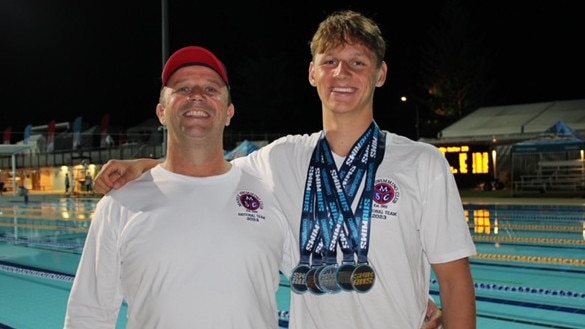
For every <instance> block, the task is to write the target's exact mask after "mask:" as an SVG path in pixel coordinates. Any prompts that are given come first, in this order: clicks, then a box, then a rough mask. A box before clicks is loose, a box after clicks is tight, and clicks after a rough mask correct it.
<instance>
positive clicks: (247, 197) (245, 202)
mask: <svg viewBox="0 0 585 329" xmlns="http://www.w3.org/2000/svg"><path fill="white" fill-rule="evenodd" d="M236 202H237V203H238V206H240V207H244V208H246V209H247V210H249V211H252V212H257V211H258V210H259V209H262V208H263V204H262V200H260V197H258V196H257V195H256V194H254V193H252V192H247V191H242V192H240V193H238V196H237V200H236Z"/></svg>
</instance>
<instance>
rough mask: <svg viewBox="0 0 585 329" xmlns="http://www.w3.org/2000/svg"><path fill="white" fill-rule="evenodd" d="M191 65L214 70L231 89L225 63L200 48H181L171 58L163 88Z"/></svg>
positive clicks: (165, 71) (164, 70)
mask: <svg viewBox="0 0 585 329" xmlns="http://www.w3.org/2000/svg"><path fill="white" fill-rule="evenodd" d="M189 65H203V66H207V67H209V68H211V69H213V70H214V71H215V72H217V74H219V76H220V77H221V78H222V80H223V81H224V82H225V84H226V85H227V86H228V88H229V85H230V83H229V79H228V76H227V71H226V69H225V66H224V65H223V63H222V62H221V61H220V60H219V59H218V58H217V57H216V56H215V55H214V54H213V53H212V52H211V51H209V50H207V49H205V48H203V47H198V46H190V47H184V48H181V49H179V50H177V51H176V52H175V53H173V54H172V55H171V57H169V59H168V60H167V62H166V64H165V67H164V69H163V73H162V84H163V86H166V85H167V82H169V79H170V77H171V75H173V73H175V72H176V71H177V70H178V69H180V68H182V67H184V66H189Z"/></svg>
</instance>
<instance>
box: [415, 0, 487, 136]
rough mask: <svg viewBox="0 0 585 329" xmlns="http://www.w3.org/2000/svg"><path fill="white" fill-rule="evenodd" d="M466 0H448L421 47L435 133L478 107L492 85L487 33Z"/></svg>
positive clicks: (425, 87)
mask: <svg viewBox="0 0 585 329" xmlns="http://www.w3.org/2000/svg"><path fill="white" fill-rule="evenodd" d="M465 4H466V3H464V1H461V0H448V1H447V2H446V4H445V7H444V9H443V11H442V12H441V15H440V18H439V21H438V22H437V24H435V25H433V26H431V28H430V29H429V32H428V34H429V38H428V41H427V42H426V43H424V44H423V45H422V47H421V57H420V58H421V67H420V70H421V71H420V73H421V77H422V80H421V81H422V84H421V88H423V89H424V90H425V91H427V93H428V94H427V96H426V97H425V100H424V101H423V102H424V103H425V104H426V105H427V106H428V108H429V110H430V113H429V115H430V117H431V119H429V120H427V121H424V122H422V124H423V125H426V126H427V127H425V128H427V129H426V130H428V128H432V130H435V133H436V132H437V131H439V130H441V129H442V128H444V127H445V126H447V125H449V124H451V123H453V122H455V121H457V120H458V119H460V118H461V117H463V116H465V115H466V114H468V113H470V112H471V111H473V110H475V109H477V108H478V107H479V106H481V105H482V103H483V102H484V100H485V97H486V95H488V94H489V92H490V90H491V89H492V88H493V83H491V82H490V81H489V79H488V78H487V74H486V73H487V72H488V68H489V66H490V63H491V62H490V61H491V58H492V55H491V54H490V53H489V50H486V49H483V48H484V47H483V45H484V43H483V40H484V39H485V34H484V33H483V32H481V29H479V28H478V26H477V22H478V20H476V19H474V18H473V16H472V12H471V11H470V10H469V8H468V7H466V6H465Z"/></svg>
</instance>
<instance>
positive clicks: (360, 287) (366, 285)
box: [351, 264, 376, 292]
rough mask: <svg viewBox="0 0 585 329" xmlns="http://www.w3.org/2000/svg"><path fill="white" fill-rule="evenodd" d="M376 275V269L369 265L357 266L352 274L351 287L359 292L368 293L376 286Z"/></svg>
mask: <svg viewBox="0 0 585 329" xmlns="http://www.w3.org/2000/svg"><path fill="white" fill-rule="evenodd" d="M374 281H376V274H375V273H374V269H373V268H372V267H371V266H370V265H368V264H360V265H358V266H356V268H355V270H353V273H352V274H351V286H352V287H353V289H354V290H355V291H357V292H367V291H368V290H370V289H372V287H373V286H374Z"/></svg>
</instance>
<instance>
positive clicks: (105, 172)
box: [94, 158, 161, 194]
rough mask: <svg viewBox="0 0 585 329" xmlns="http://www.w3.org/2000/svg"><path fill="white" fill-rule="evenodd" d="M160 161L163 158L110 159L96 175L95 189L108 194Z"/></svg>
mask: <svg viewBox="0 0 585 329" xmlns="http://www.w3.org/2000/svg"><path fill="white" fill-rule="evenodd" d="M159 163H161V160H158V159H150V158H140V159H133V160H115V159H112V160H109V161H108V162H107V163H106V164H105V165H104V166H103V167H102V168H101V169H100V171H99V173H98V175H97V176H96V178H95V183H94V189H95V191H96V192H98V193H102V194H106V193H108V192H109V191H110V190H112V189H115V190H117V189H119V188H120V187H122V186H124V185H125V184H126V183H128V182H130V181H133V180H135V179H136V178H138V177H140V175H142V174H143V173H144V172H146V171H148V170H150V169H152V168H153V167H155V166H156V165H158V164H159Z"/></svg>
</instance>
